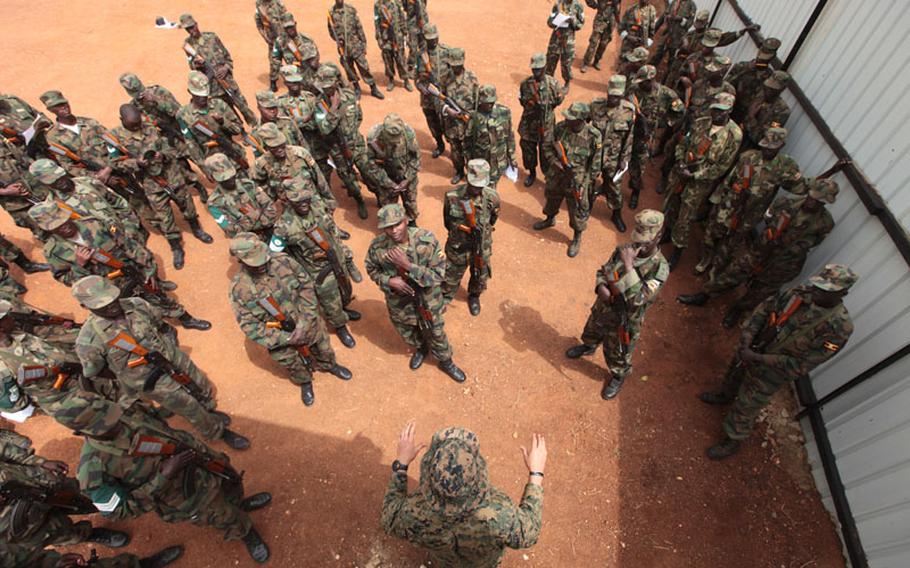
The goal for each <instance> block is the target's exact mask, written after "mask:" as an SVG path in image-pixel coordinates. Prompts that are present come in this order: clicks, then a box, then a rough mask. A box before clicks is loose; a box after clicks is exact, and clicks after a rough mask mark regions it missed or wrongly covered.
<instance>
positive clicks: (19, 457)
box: [0, 430, 46, 465]
mask: <svg viewBox="0 0 910 568" xmlns="http://www.w3.org/2000/svg"><path fill="white" fill-rule="evenodd" d="M45 461H46V460H45V459H44V458H42V457H40V456H36V455H35V450H34V449H33V448H32V442H31V440H29V439H28V438H26V437H25V436H22V435H19V434H17V433H15V432H13V431H7V430H4V431H3V436H2V437H0V462H4V463H9V464H17V465H41V464H43V463H44V462H45Z"/></svg>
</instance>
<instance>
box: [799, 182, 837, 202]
mask: <svg viewBox="0 0 910 568" xmlns="http://www.w3.org/2000/svg"><path fill="white" fill-rule="evenodd" d="M806 185H808V187H809V197H811V198H812V199H817V200H818V201H824V202H825V203H834V202H835V201H836V200H837V194H838V192H839V191H840V188H839V187H838V186H837V182H836V181H834V180H833V179H818V178H816V179H812V180H809V181H807V183H806Z"/></svg>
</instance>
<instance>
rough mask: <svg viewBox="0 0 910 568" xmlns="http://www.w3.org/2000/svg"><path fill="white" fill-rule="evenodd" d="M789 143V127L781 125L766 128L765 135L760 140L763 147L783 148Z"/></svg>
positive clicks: (759, 142)
mask: <svg viewBox="0 0 910 568" xmlns="http://www.w3.org/2000/svg"><path fill="white" fill-rule="evenodd" d="M786 143H787V129H786V128H782V127H780V126H772V127H770V128H768V130H765V135H764V136H762V139H761V140H759V141H758V145H759V146H761V147H762V148H775V149H776V148H782V147H783V145H784V144H786Z"/></svg>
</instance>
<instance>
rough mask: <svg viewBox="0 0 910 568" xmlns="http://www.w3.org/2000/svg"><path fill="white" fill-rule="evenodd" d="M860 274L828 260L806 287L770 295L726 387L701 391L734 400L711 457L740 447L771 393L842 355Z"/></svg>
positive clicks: (748, 328)
mask: <svg viewBox="0 0 910 568" xmlns="http://www.w3.org/2000/svg"><path fill="white" fill-rule="evenodd" d="M858 279H859V276H857V274H856V273H855V272H853V271H852V270H851V269H850V268H849V267H847V266H844V265H842V264H828V265H825V267H824V268H822V270H821V271H819V272H818V273H817V274H816V275H814V276H811V277H809V279H808V281H807V282H806V283H805V284H803V285H801V286H796V287H795V288H791V289H789V290H783V291H781V292H779V293H775V294H773V295H772V296H769V297H768V298H767V299H766V300H765V301H763V302H762V303H761V304H760V305H758V307H756V308H755V310H754V311H753V312H752V315H751V316H749V319H748V321H746V323H745V324H744V325H743V332H742V336H741V337H740V340H739V347H738V349H737V351H736V354H735V355H734V356H733V360H732V361H731V362H730V366H729V367H728V368H727V373H726V375H725V376H724V380H723V384H722V385H721V388H720V390H718V391H712V392H705V393H702V394H700V395H699V398H700V399H701V400H702V402H705V403H707V404H718V405H723V404H731V403H732V405H731V406H730V409H729V411H728V412H727V415H726V416H725V417H724V421H723V431H724V437H723V439H722V440H721V441H720V442H718V443H717V444H715V445H714V446H712V447H710V448H709V449H708V457H709V458H711V459H714V460H720V459H724V458H726V457H729V456H731V455H733V454H735V453H736V452H737V451H739V448H740V446H741V444H742V441H743V440H745V439H746V438H748V437H749V434H750V433H751V432H752V428H753V427H754V426H755V420H756V419H757V418H758V415H759V414H760V413H761V411H762V409H763V408H765V407H766V406H768V404H769V403H770V402H771V397H772V396H774V393H776V392H777V391H778V390H780V389H781V387H783V386H784V385H786V384H788V383H789V382H791V381H795V380H798V379H800V378H803V377H808V375H809V373H811V372H812V370H813V369H815V368H816V367H818V366H819V365H821V364H822V363H824V362H825V361H828V360H829V359H831V358H832V357H834V356H835V355H837V353H839V352H840V351H841V350H842V349H843V348H844V346H845V345H846V344H847V341H848V340H849V339H850V336H851V335H852V334H853V320H852V318H851V317H850V313H849V312H848V311H847V308H846V306H844V301H843V298H844V297H845V296H846V295H847V293H848V292H849V290H850V287H851V286H853V284H855V283H856V281H857V280H858Z"/></svg>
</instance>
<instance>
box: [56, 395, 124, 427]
mask: <svg viewBox="0 0 910 568" xmlns="http://www.w3.org/2000/svg"><path fill="white" fill-rule="evenodd" d="M69 400H70V399H69V398H68V399H67V401H69ZM81 400H82V402H83V404H86V406H85V407H84V408H81V409H79V410H81V412H79V414H78V416H75V417H72V418H69V419H68V420H67V426H68V427H70V428H73V429H74V430H76V431H78V432H81V433H82V434H85V435H87V436H103V435H105V434H107V433H108V432H110V431H111V430H113V429H114V426H116V425H117V424H118V423H119V422H120V419H121V418H123V409H122V408H120V406H119V405H117V404H115V403H113V402H111V401H109V400H104V399H102V398H100V397H99V398H93V399H90V400H89V399H81ZM73 410H76V409H67V414H72V411H73Z"/></svg>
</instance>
